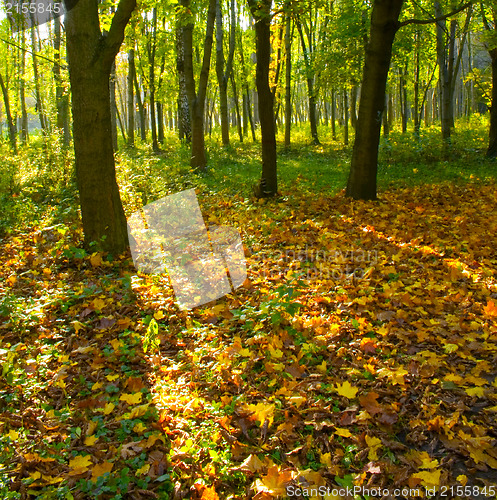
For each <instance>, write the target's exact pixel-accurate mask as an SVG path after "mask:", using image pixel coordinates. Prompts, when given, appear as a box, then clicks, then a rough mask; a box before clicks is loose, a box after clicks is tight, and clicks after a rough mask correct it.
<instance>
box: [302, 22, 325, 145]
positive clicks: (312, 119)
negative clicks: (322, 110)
mask: <svg viewBox="0 0 497 500" xmlns="http://www.w3.org/2000/svg"><path fill="white" fill-rule="evenodd" d="M297 30H298V32H299V35H300V42H301V44H302V52H303V54H304V64H305V70H306V81H307V93H308V98H309V124H310V126H311V137H312V143H313V144H314V145H315V146H319V145H320V144H321V142H320V141H319V136H318V125H317V115H316V95H315V92H314V70H313V68H312V65H311V61H310V58H309V54H308V52H307V45H306V43H305V38H304V32H303V30H302V25H301V23H297ZM309 42H310V40H309ZM310 51H312V47H311V46H310V43H309V52H310Z"/></svg>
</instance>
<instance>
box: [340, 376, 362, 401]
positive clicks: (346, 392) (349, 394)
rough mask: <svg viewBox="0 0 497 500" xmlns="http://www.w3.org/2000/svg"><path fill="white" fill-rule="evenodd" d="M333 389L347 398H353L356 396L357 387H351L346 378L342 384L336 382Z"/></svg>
mask: <svg viewBox="0 0 497 500" xmlns="http://www.w3.org/2000/svg"><path fill="white" fill-rule="evenodd" d="M335 390H336V391H337V392H338V394H339V395H340V396H344V397H346V398H348V399H353V398H355V397H356V394H357V391H358V390H359V389H358V388H357V387H353V386H352V385H351V384H350V382H349V381H348V380H346V381H345V382H344V383H343V384H342V385H340V384H337V386H336V387H335Z"/></svg>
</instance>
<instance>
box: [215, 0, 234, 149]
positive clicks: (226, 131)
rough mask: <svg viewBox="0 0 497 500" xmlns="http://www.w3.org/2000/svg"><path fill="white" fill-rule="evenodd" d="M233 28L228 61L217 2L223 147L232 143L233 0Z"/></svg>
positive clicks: (232, 15) (232, 23) (218, 70)
mask: <svg viewBox="0 0 497 500" xmlns="http://www.w3.org/2000/svg"><path fill="white" fill-rule="evenodd" d="M230 23H231V26H230V38H229V53H228V59H227V61H225V59H224V47H223V39H224V32H223V12H222V8H221V0H216V75H217V82H218V85H219V112H220V114H221V140H222V143H223V146H227V145H228V144H229V143H230V127H229V120H228V80H229V78H230V75H231V72H232V70H233V56H234V55H235V28H236V19H235V2H234V0H231V21H230Z"/></svg>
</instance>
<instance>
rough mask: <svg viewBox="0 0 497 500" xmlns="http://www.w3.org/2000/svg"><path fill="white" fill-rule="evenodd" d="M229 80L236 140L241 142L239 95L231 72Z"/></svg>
mask: <svg viewBox="0 0 497 500" xmlns="http://www.w3.org/2000/svg"><path fill="white" fill-rule="evenodd" d="M230 80H231V88H232V89H233V100H234V101H235V112H236V127H237V130H238V138H239V139H240V142H243V130H242V117H241V113H240V104H239V95H238V88H237V86H236V82H235V75H234V74H233V71H232V72H231V76H230Z"/></svg>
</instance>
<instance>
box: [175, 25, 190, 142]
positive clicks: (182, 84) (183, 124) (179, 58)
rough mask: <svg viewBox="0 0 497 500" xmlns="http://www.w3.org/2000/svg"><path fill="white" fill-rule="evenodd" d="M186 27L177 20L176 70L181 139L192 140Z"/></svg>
mask: <svg viewBox="0 0 497 500" xmlns="http://www.w3.org/2000/svg"><path fill="white" fill-rule="evenodd" d="M183 31H184V27H183V26H182V25H181V24H180V22H179V21H177V27H176V72H177V73H178V88H179V90H178V134H179V138H180V140H183V139H184V140H185V141H186V142H188V143H189V142H191V140H192V123H191V116H190V104H189V102H188V93H187V91H186V79H185V44H184V36H183Z"/></svg>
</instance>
